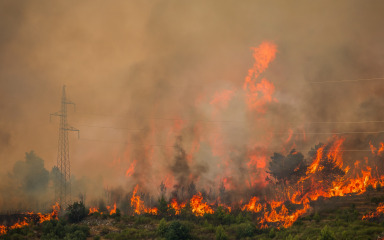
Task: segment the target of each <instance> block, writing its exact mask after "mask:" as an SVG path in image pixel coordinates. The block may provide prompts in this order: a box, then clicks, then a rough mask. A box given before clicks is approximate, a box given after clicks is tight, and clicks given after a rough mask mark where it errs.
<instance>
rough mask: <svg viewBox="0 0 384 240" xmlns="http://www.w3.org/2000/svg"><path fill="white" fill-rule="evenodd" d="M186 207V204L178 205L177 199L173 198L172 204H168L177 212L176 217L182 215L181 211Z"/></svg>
mask: <svg viewBox="0 0 384 240" xmlns="http://www.w3.org/2000/svg"><path fill="white" fill-rule="evenodd" d="M185 205H186V204H185V203H180V204H178V203H177V201H176V199H175V198H173V199H172V200H171V203H170V204H168V207H172V208H173V209H174V210H175V215H179V214H180V213H181V209H183V208H184V207H185Z"/></svg>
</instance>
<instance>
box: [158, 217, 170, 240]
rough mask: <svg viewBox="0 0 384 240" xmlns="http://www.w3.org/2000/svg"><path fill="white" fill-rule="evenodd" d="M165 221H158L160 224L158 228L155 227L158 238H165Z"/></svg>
mask: <svg viewBox="0 0 384 240" xmlns="http://www.w3.org/2000/svg"><path fill="white" fill-rule="evenodd" d="M167 227H168V226H167V221H166V220H165V219H164V218H162V219H161V220H160V223H159V226H158V227H157V233H158V234H159V235H160V236H165V233H166V232H167Z"/></svg>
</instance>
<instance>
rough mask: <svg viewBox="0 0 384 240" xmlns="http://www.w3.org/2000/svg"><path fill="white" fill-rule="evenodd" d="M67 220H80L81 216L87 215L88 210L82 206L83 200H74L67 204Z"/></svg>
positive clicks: (72, 221) (74, 221) (73, 221)
mask: <svg viewBox="0 0 384 240" xmlns="http://www.w3.org/2000/svg"><path fill="white" fill-rule="evenodd" d="M67 211H68V220H69V221H70V222H71V223H77V222H80V221H81V220H82V219H83V218H85V217H86V216H88V213H89V210H87V209H86V208H85V206H84V203H83V202H74V203H73V204H72V205H69V206H68V209H67Z"/></svg>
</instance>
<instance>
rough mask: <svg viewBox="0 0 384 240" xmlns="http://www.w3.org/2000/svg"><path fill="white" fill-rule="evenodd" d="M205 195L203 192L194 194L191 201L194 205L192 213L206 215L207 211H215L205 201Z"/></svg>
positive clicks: (192, 205)
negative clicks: (202, 194)
mask: <svg viewBox="0 0 384 240" xmlns="http://www.w3.org/2000/svg"><path fill="white" fill-rule="evenodd" d="M202 201H203V196H201V193H200V192H199V193H198V194H196V195H194V196H193V197H192V199H191V201H190V203H191V207H192V213H193V214H195V215H196V216H204V214H206V213H210V214H212V213H213V210H212V208H211V207H210V206H208V204H207V203H203V202H202Z"/></svg>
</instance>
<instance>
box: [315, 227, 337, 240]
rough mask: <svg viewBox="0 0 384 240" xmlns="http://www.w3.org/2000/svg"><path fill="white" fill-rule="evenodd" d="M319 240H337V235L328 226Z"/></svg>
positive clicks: (321, 233) (322, 230)
mask: <svg viewBox="0 0 384 240" xmlns="http://www.w3.org/2000/svg"><path fill="white" fill-rule="evenodd" d="M319 240H336V238H335V234H334V233H333V231H332V230H331V229H329V227H328V225H325V227H324V228H323V229H321V232H320V237H319Z"/></svg>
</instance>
